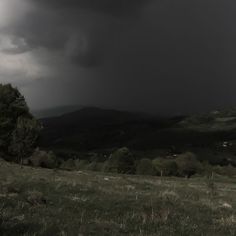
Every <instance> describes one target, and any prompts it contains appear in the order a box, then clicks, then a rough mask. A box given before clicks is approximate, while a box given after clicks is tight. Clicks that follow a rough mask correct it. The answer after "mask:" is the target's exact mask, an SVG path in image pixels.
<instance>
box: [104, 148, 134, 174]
mask: <svg viewBox="0 0 236 236" xmlns="http://www.w3.org/2000/svg"><path fill="white" fill-rule="evenodd" d="M104 165H105V166H104V171H107V172H114V173H121V174H134V172H135V162H134V157H133V154H132V153H131V152H130V150H129V149H128V148H126V147H123V148H120V149H118V150H116V151H115V152H114V153H112V154H111V156H110V158H109V160H108V161H106V162H105V164H104Z"/></svg>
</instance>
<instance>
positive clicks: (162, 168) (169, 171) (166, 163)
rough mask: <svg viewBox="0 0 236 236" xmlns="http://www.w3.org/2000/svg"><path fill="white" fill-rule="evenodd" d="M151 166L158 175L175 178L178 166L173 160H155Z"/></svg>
mask: <svg viewBox="0 0 236 236" xmlns="http://www.w3.org/2000/svg"><path fill="white" fill-rule="evenodd" d="M152 164H153V166H154V168H155V169H156V172H157V174H158V175H162V176H175V175H177V173H178V166H177V164H176V162H175V161H174V160H169V159H163V158H156V159H154V160H153V161H152Z"/></svg>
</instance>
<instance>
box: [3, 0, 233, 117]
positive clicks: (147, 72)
mask: <svg viewBox="0 0 236 236" xmlns="http://www.w3.org/2000/svg"><path fill="white" fill-rule="evenodd" d="M11 1H13V0H11ZM23 1H26V2H28V4H29V5H31V10H30V11H28V12H27V13H26V14H24V15H23V16H22V17H21V19H20V20H18V21H17V22H14V24H12V25H10V26H9V27H6V28H5V29H4V30H5V34H8V35H10V36H11V37H10V38H11V40H10V41H11V43H10V44H11V47H6V48H5V47H4V49H3V50H2V51H3V52H5V53H7V54H14V53H15V54H17V55H18V54H20V53H22V54H23V55H24V54H25V53H26V52H27V51H28V52H29V53H31V54H32V57H31V58H33V59H34V60H33V61H34V63H36V64H37V65H39V66H40V68H39V70H34V71H33V72H34V73H33V75H34V76H37V77H39V78H40V77H43V78H44V79H43V80H42V79H41V80H40V79H39V80H37V81H35V80H34V81H33V82H32V83H29V84H28V86H25V88H26V92H27V94H28V97H29V100H31V101H34V102H33V105H37V102H36V101H37V98H36V97H37V94H39V93H37V88H40V91H42V90H43V89H44V88H46V87H47V88H46V89H45V93H46V94H45V97H47V101H49V102H48V103H50V99H49V98H50V91H51V90H52V88H53V84H57V85H58V90H57V91H55V93H54V97H53V99H51V103H50V104H52V105H54V104H56V101H58V103H62V101H63V100H66V101H67V102H68V103H80V104H81V103H90V104H95V105H107V106H113V107H119V108H126V109H134V110H146V111H153V112H156V113H158V111H160V112H161V111H162V112H174V113H177V112H179V111H180V112H190V111H201V110H207V109H215V108H217V107H220V106H228V105H235V104H236V96H235V95H234V91H233V88H234V87H235V86H236V82H235V81H234V78H235V76H236V70H235V68H236V67H235V63H236V56H235V54H236V46H235V39H236V30H235V27H234V26H233V23H232V22H234V21H235V20H236V16H235V14H234V12H235V7H236V4H235V3H234V2H233V1H232V0H225V1H222V0H214V1H213V0H198V1H189V0H179V1H176V0H167V1H159V0H152V1H144V0H143V1H142V0H136V1H135V0H100V1H98V0H77V1H76V0H57V1H56V0H23ZM40 81H43V83H42V85H39V84H40ZM59 81H60V82H59ZM58 91H60V92H58ZM62 91H64V92H62ZM40 94H41V93H40ZM66 94H67V96H66ZM32 97H34V99H33V98H32ZM39 97H40V96H39ZM43 97H44V96H43ZM43 97H40V101H39V102H38V104H39V103H40V104H41V105H40V106H42V104H44V98H43ZM45 100H46V99H45ZM57 105H58V104H57Z"/></svg>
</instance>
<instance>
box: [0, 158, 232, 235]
mask: <svg viewBox="0 0 236 236" xmlns="http://www.w3.org/2000/svg"><path fill="white" fill-rule="evenodd" d="M0 173H1V174H0V235H3V236H5V235H14V236H18V235H35V236H38V235H41V236H46V235H55V236H57V235H58V236H59V235H71V236H73V235H84V236H85V235H86V236H87V235H96V236H100V235H101V236H106V235H107V236H113V235H114V236H115V235H117V236H118V235H119V236H120V235H145V236H147V235H169V236H175V235H176V236H177V235H185V236H189V235H192V236H199V235H205V236H208V235H209V236H213V235H214V236H221V235H222V236H225V235H229V236H230V235H232V236H233V235H235V232H236V224H235V217H236V210H235V209H236V200H235V199H236V188H235V181H236V180H235V179H223V178H220V177H216V179H215V180H214V182H212V181H207V180H206V179H204V178H194V179H177V178H168V179H165V178H162V179H161V178H157V177H143V176H142V177H140V176H126V175H122V176H121V175H107V174H106V175H105V174H102V173H95V172H80V171H78V172H65V171H54V170H47V169H34V168H30V167H22V168H21V167H20V166H18V165H15V164H9V163H6V162H4V161H0Z"/></svg>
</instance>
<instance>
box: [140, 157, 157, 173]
mask: <svg viewBox="0 0 236 236" xmlns="http://www.w3.org/2000/svg"><path fill="white" fill-rule="evenodd" d="M136 174H138V175H155V174H156V170H155V168H154V166H153V164H152V161H151V160H150V159H147V158H145V159H141V160H140V161H139V162H138V164H137V167H136Z"/></svg>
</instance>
